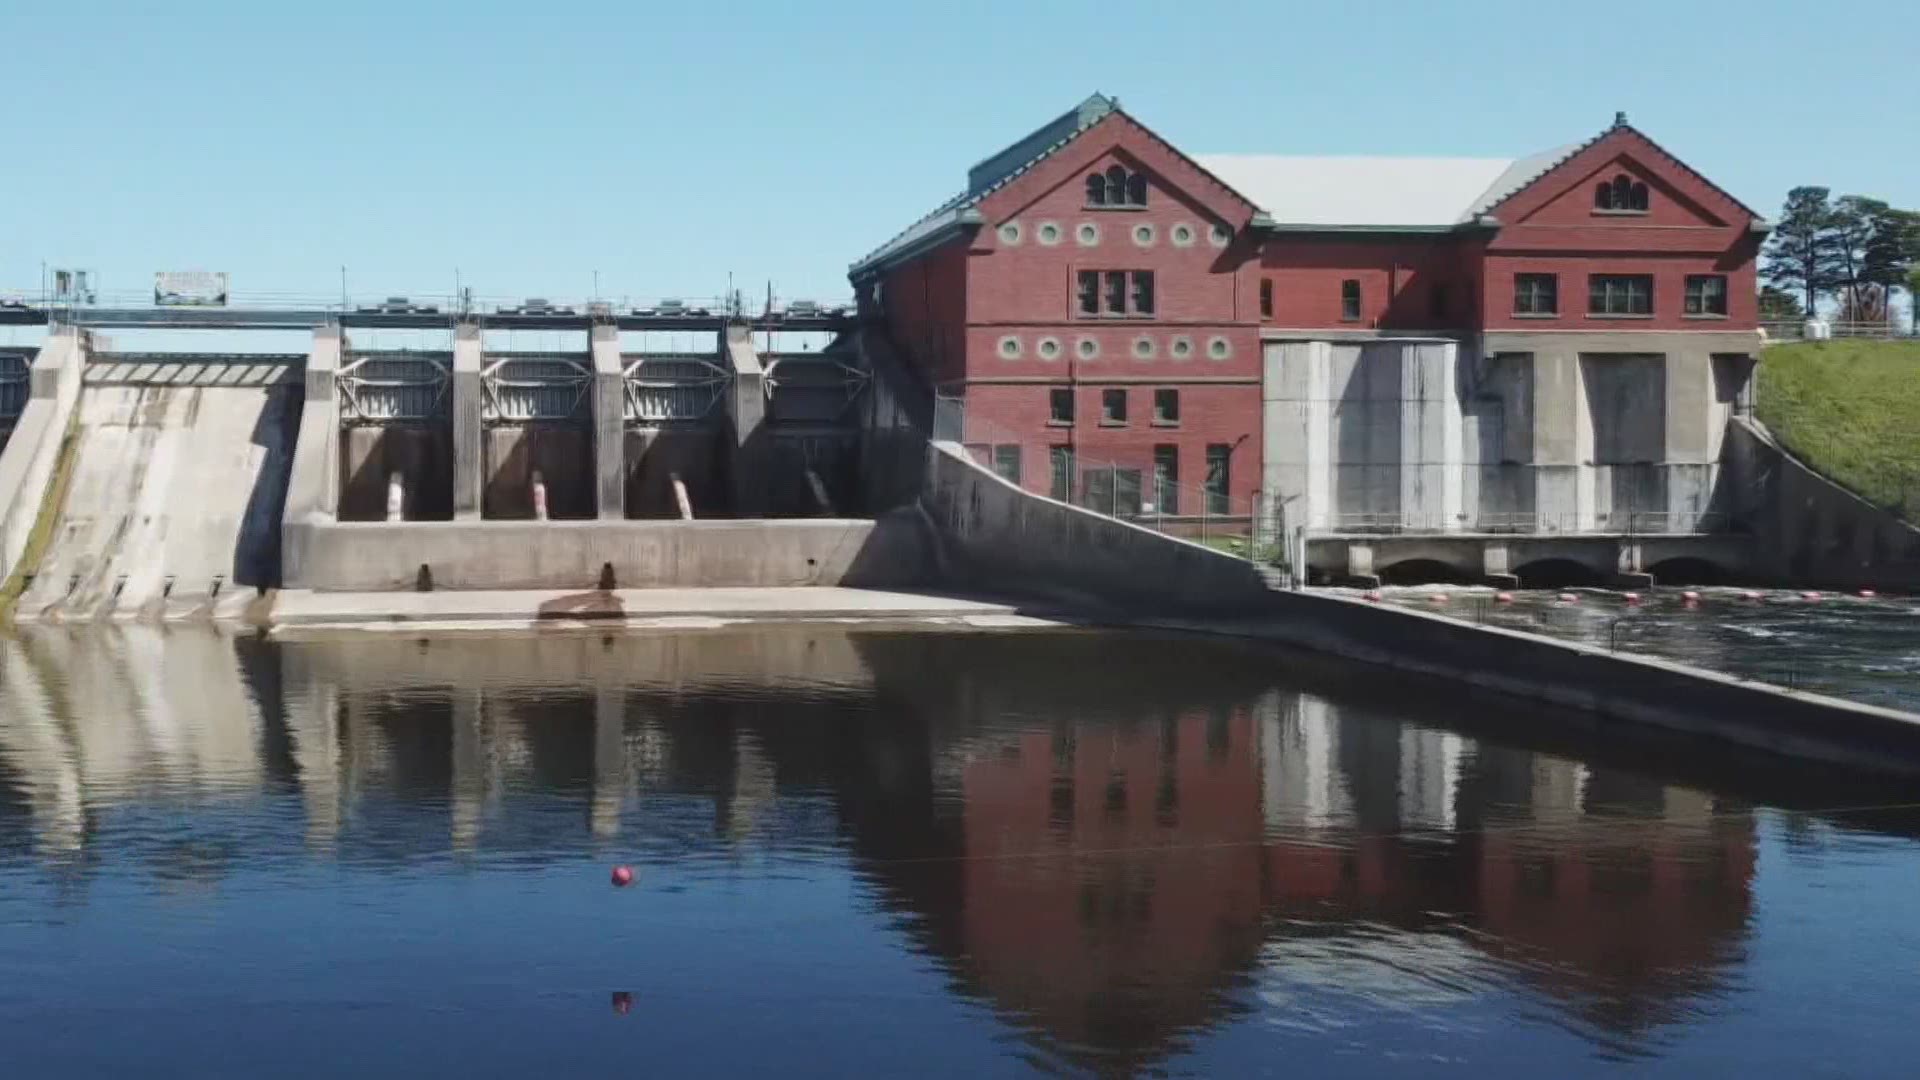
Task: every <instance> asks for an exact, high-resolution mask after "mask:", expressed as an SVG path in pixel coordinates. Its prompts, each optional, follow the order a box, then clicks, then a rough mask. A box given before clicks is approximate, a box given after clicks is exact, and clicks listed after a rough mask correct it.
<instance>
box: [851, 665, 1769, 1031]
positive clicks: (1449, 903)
mask: <svg viewBox="0 0 1920 1080" xmlns="http://www.w3.org/2000/svg"><path fill="white" fill-rule="evenodd" d="M986 648H989V649H990V648H991V646H986ZM1106 648H1107V649H1108V650H1110V652H1109V655H1106V656H1105V657H1104V658H1103V659H1102V661H1101V662H1100V667H1099V672H1100V679H1101V685H1100V687H1099V688H1098V689H1097V690H1096V691H1092V693H1091V697H1090V699H1087V700H1082V701H1081V702H1080V703H1079V704H1078V706H1077V707H1075V706H1066V707H1058V708H1057V711H1056V705H1055V704H1054V703H1052V702H1049V701H1046V700H1045V697H1046V696H1047V694H1048V691H1046V690H1042V689H1035V690H1034V691H1033V692H1032V693H1031V694H1027V693H1024V689H1025V687H1027V686H1029V685H1034V684H1028V683H1026V682H1024V681H1023V680H1022V679H1021V678H1020V677H1019V674H1020V673H1019V671H1018V667H1017V664H1016V665H1014V670H1011V671H1007V672H1005V675H1006V677H1005V678H996V679H994V680H992V683H991V686H984V687H983V686H981V685H977V684H976V680H975V679H974V678H971V677H970V678H965V679H963V680H961V682H962V685H959V686H948V685H938V684H936V685H929V686H926V687H925V688H924V689H923V690H922V691H920V693H918V694H916V695H915V697H916V700H918V701H921V702H924V703H926V706H925V707H926V710H927V712H926V715H929V716H930V717H931V718H932V719H931V720H930V724H931V726H932V727H933V728H934V730H935V731H936V732H941V731H944V732H945V737H944V738H942V737H941V736H940V735H939V734H936V736H935V743H934V745H932V746H930V747H929V748H928V753H929V754H930V756H931V757H932V759H933V760H934V762H935V764H934V766H933V772H934V773H935V774H937V775H941V776H945V777H947V779H946V780H944V782H943V783H944V786H943V787H940V788H939V790H938V792H937V793H936V795H935V799H936V801H941V802H944V801H945V800H949V799H950V800H954V801H956V802H957V803H958V805H957V807H955V808H954V809H953V813H955V814H957V821H956V820H952V819H944V823H943V825H942V827H941V834H942V836H943V837H945V841H944V842H946V843H949V844H951V845H953V847H954V848H955V849H956V851H957V853H958V854H959V855H961V856H962V858H961V859H960V861H958V862H957V863H956V864H952V865H949V866H944V867H942V868H941V870H940V871H939V872H938V874H937V875H936V874H934V873H930V872H923V870H922V869H919V868H916V870H915V871H914V872H913V881H914V888H913V889H912V893H913V895H912V898H911V901H910V903H911V904H912V905H913V906H914V907H915V908H916V909H917V911H918V912H919V913H920V914H921V915H922V917H923V918H924V919H925V920H926V923H927V924H928V930H929V933H928V938H927V944H928V946H929V947H930V948H933V949H934V950H935V951H936V952H938V953H941V954H944V955H945V956H947V957H948V958H949V961H950V962H951V963H952V964H953V967H954V970H955V974H956V976H957V977H958V978H959V979H960V981H961V982H962V984H963V985H964V986H966V987H967V988H969V989H970V990H971V991H972V992H975V993H978V994H980V995H981V996H983V997H985V998H986V999H988V1000H990V1001H992V1002H993V1003H994V1004H995V1005H997V1006H999V1007H1000V1008H1003V1009H1005V1010H1007V1011H1008V1012H1009V1013H1011V1014H1012V1016H1013V1017H1014V1018H1015V1019H1016V1020H1017V1021H1018V1022H1020V1023H1021V1024H1023V1025H1025V1026H1028V1027H1030V1028H1031V1029H1032V1030H1034V1031H1035V1032H1036V1033H1037V1034H1042V1035H1044V1036H1045V1038H1046V1039H1047V1040H1048V1041H1049V1043H1050V1044H1053V1045H1057V1046H1058V1047H1062V1048H1066V1049H1067V1051H1068V1052H1070V1053H1072V1054H1074V1055H1075V1056H1088V1057H1091V1058H1094V1059H1097V1060H1099V1061H1101V1062H1102V1063H1103V1064H1105V1065H1117V1064H1122V1063H1128V1064H1140V1063H1143V1062H1147V1061H1151V1060H1154V1059H1157V1058H1159V1057H1161V1056H1163V1055H1164V1054H1166V1053H1168V1052H1170V1051H1171V1050H1172V1049H1174V1047H1175V1045H1176V1044H1177V1042H1178V1040H1179V1038H1180V1036H1181V1032H1183V1031H1193V1030H1198V1029H1201V1028H1204V1027H1205V1026H1207V1025H1208V1024H1210V1023H1212V1022H1215V1021H1217V1020H1219V1019H1220V1018H1221V1017H1222V1016H1223V1015H1224V1014H1225V1013H1226V1011H1227V1010H1228V1009H1229V1008H1230V1006H1231V1001H1232V998H1231V997H1230V994H1229V990H1230V988H1232V987H1234V986H1235V985H1236V984H1238V983H1239V982H1241V981H1242V980H1244V979H1247V978H1249V977H1264V976H1261V975H1259V972H1260V971H1261V970H1262V968H1263V965H1265V964H1269V963H1278V964H1282V965H1286V964H1288V963H1290V962H1292V961H1290V960H1289V959H1288V957H1289V955H1290V954H1289V953H1288V950H1286V949H1284V948H1281V949H1276V948H1274V946H1275V945H1279V944H1283V943H1284V941H1285V940H1286V939H1287V938H1289V937H1291V936H1293V935H1307V936H1308V937H1312V938H1325V937H1327V936H1328V935H1333V936H1336V937H1338V936H1341V935H1346V934H1349V933H1352V932H1359V933H1360V934H1361V936H1360V937H1358V938H1355V939H1354V941H1355V944H1353V946H1352V948H1353V949H1356V950H1358V951H1359V952H1360V953H1361V954H1363V955H1365V954H1371V953H1372V952H1376V951H1381V950H1386V951H1388V952H1391V951H1392V950H1394V949H1396V948H1398V947H1399V945H1398V944H1396V940H1397V939H1394V940H1388V939H1382V938H1381V937H1380V935H1381V934H1383V933H1385V934H1390V935H1404V936H1405V941H1404V942H1402V943H1400V944H1404V945H1406V946H1407V947H1408V948H1410V949H1411V948H1413V947H1414V945H1415V944H1416V943H1426V945H1425V946H1424V947H1428V948H1430V947H1431V943H1432V942H1433V941H1435V940H1449V941H1453V942H1456V943H1457V948H1456V950H1455V955H1458V952H1459V950H1463V949H1465V950H1471V951H1469V953H1468V955H1469V956H1470V957H1477V959H1473V960H1471V962H1472V963H1475V964H1478V965H1486V966H1489V968H1490V969H1492V970H1499V971H1505V972H1508V973H1509V974H1511V975H1513V976H1514V977H1517V978H1519V979H1521V980H1523V981H1526V982H1529V983H1531V984H1533V985H1535V986H1537V987H1538V988H1540V989H1541V990H1543V991H1545V992H1547V993H1549V994H1551V995H1553V996H1556V997H1559V998H1562V999H1565V1000H1566V1001H1567V1002H1568V1004H1569V1007H1570V1008H1571V1009H1572V1011H1573V1012H1574V1014H1575V1016H1576V1017H1578V1018H1579V1019H1580V1021H1581V1022H1582V1023H1584V1024H1588V1025H1592V1027H1594V1028H1595V1029H1597V1034H1598V1035H1599V1036H1600V1037H1604V1038H1625V1039H1631V1038H1634V1037H1635V1036H1636V1035H1637V1034H1638V1033H1639V1032H1641V1031H1643V1030H1644V1029H1645V1028H1646V1027H1647V1026H1648V1025H1650V1024H1652V1023H1657V1022H1659V1021H1660V1020H1661V1019H1662V1018H1663V1017H1664V1016H1666V1015H1668V1014H1670V1013H1671V1012H1672V1011H1674V1010H1675V1009H1677V1008H1679V1007H1680V1006H1681V1003H1682V1002H1683V1000H1684V999H1685V998H1686V997H1687V996H1689V995H1692V994H1696V993H1702V992H1710V991H1711V989H1712V987H1713V986H1714V985H1715V984H1716V983H1717V982H1718V981H1719V979H1720V978H1721V975H1720V970H1721V969H1722V968H1723V967H1724V966H1725V965H1727V964H1728V963H1730V962H1732V961H1733V960H1734V959H1735V958H1736V957H1737V954H1738V950H1739V948H1740V944H1741V942H1742V940H1743V938H1744V935H1745V930H1746V921H1747V918H1748V914H1749V912H1750V909H1751V896H1750V892H1749V889H1750V881H1751V877H1752V868H1753V860H1754V835H1753V825H1752V822H1751V820H1750V818H1748V817H1747V816H1745V815H1744V814H1730V815H1726V816H1716V815H1715V814H1714V812H1713V809H1714V808H1713V804H1712V802H1711V801H1710V800H1709V799H1707V798H1706V797H1704V796H1701V795H1699V794H1698V793H1695V792H1692V791H1689V790H1686V789H1680V788H1672V787H1665V786H1661V785H1658V784H1654V783H1650V782H1644V781H1640V780H1638V779H1637V778H1634V777H1631V776H1629V775H1627V774H1620V773H1614V772H1608V771H1600V770H1589V769H1588V768H1587V767H1585V766H1582V765H1579V764H1577V763H1575V762H1572V761H1569V760H1565V759H1559V758H1554V757H1550V756H1548V755H1544V754H1538V753H1533V752H1529V751H1523V750H1509V749H1504V748H1500V747H1488V746H1479V745H1476V744H1474V743H1472V742H1470V741H1469V740H1466V739H1464V738H1462V737H1460V736H1457V735H1452V734H1449V733H1446V732H1442V731H1436V730H1426V729H1418V728H1411V727H1408V726H1407V725H1405V724H1404V723H1402V722H1400V721H1399V720H1397V719H1395V718H1392V717H1388V716H1378V715H1372V714H1369V713H1366V712H1364V711H1355V710H1342V709H1341V708H1339V707H1336V706H1333V705H1331V704H1329V703H1327V702H1325V701H1323V700H1321V699H1318V698H1315V697H1313V696H1310V695H1305V694H1284V695H1283V694H1279V693H1276V692H1271V691H1268V692H1266V693H1264V694H1262V693H1259V692H1255V693H1252V694H1236V693H1234V692H1232V691H1228V692H1226V693H1223V694H1222V695H1221V696H1222V700H1220V701H1218V702H1215V703H1211V704H1209V705H1203V706H1201V707H1198V708H1190V709H1179V708H1165V707H1161V706H1159V705H1158V704H1157V703H1156V693H1155V691H1154V689H1153V688H1152V686H1151V685H1150V684H1151V683H1152V681H1153V680H1154V678H1155V668H1156V667H1157V666H1160V665H1164V664H1166V663H1168V662H1169V661H1168V660H1166V659H1164V658H1156V657H1153V656H1150V655H1144V652H1145V650H1143V654H1142V655H1134V654H1133V653H1132V651H1131V650H1125V649H1117V646H1115V645H1114V644H1113V643H1107V646H1106ZM1111 650H1117V652H1115V651H1111ZM1089 659H1090V660H1091V658H1089ZM878 667H879V670H881V671H884V669H885V665H879V666H878ZM985 670H992V668H991V666H989V667H987V668H985ZM880 681H881V683H882V684H883V686H884V684H885V683H886V682H887V680H886V679H885V677H884V675H882V677H881V680H880ZM1187 685H1188V686H1191V685H1192V683H1191V682H1189V683H1187ZM1081 690H1082V691H1083V692H1085V691H1086V690H1087V688H1086V687H1085V686H1084V685H1083V686H1082V687H1081ZM947 702H967V703H968V704H967V705H966V706H962V708H968V709H972V710H975V711H973V712H972V715H971V717H968V716H958V715H953V710H954V709H955V706H952V705H949V704H945V703H947ZM1009 713H1010V714H1013V715H1018V716H1026V717H1047V716H1053V717H1057V718H1058V719H1055V720H1053V722H1052V724H1051V726H1050V729H1049V730H1048V731H1047V732H1046V733H1041V732H1039V731H1014V732H1009V733H1007V734H1006V735H1004V736H996V735H995V734H994V733H992V732H982V731H980V730H978V722H977V720H974V719H973V718H976V717H979V716H983V715H988V716H992V715H1005V714H1009ZM942 717H944V719H942ZM935 783H936V782H935V781H933V780H931V779H930V781H929V785H930V786H933V785H934V784H935ZM859 828H861V824H860V823H856V831H858V830H859ZM909 846H911V845H909ZM873 872H874V875H875V877H876V879H878V881H879V882H880V883H881V884H882V886H883V887H885V888H888V889H891V888H892V887H893V885H894V881H895V874H896V871H895V869H894V868H893V867H891V866H889V865H887V864H886V863H885V862H881V863H877V864H875V866H874V870H873ZM936 877H937V878H938V880H937V881H936V880H935V878H936ZM896 895H900V894H896ZM902 898H903V899H905V897H904V896H903V897H902ZM1463 929H1464V930H1466V931H1468V932H1466V933H1462V930H1463ZM1434 934H1439V935H1442V936H1443V937H1442V938H1441V939H1436V938H1434V937H1433V935H1434ZM1408 955H1414V956H1418V955H1421V953H1418V952H1410V953H1409V954H1408ZM1319 966H1320V968H1321V971H1320V973H1319V976H1318V977H1324V978H1330V979H1333V980H1335V981H1336V983H1337V982H1339V981H1340V980H1342V979H1344V978H1346V977H1348V976H1349V975H1353V976H1359V975H1364V974H1366V972H1363V971H1360V970H1358V969H1356V968H1353V967H1352V965H1351V964H1349V965H1347V966H1346V967H1343V966H1342V965H1341V964H1340V963H1338V962H1335V963H1333V964H1331V965H1329V964H1328V963H1327V962H1326V961H1325V959H1324V956H1322V958H1321V959H1320V961H1319ZM1276 974H1279V975H1281V976H1292V975H1296V974H1299V973H1297V972H1277V973H1276ZM1418 976H1419V973H1418V972H1416V973H1415V977H1416V979H1417V978H1418Z"/></svg>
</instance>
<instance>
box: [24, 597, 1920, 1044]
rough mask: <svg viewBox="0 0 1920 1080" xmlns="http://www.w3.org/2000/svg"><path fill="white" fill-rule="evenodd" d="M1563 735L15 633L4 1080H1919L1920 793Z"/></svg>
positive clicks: (993, 683)
mask: <svg viewBox="0 0 1920 1080" xmlns="http://www.w3.org/2000/svg"><path fill="white" fill-rule="evenodd" d="M1559 719H1560V718H1558V717H1556V716H1555V715H1554V714H1553V713H1552V712H1551V711H1550V710H1547V709H1545V708H1542V707H1532V706H1506V705H1500V704H1497V703H1492V702H1490V701H1487V700H1478V699H1463V698H1461V697H1460V695H1459V694H1458V692H1457V691H1454V690H1453V689H1452V688H1450V687H1447V686H1445V685H1443V684H1429V683H1422V682H1413V681H1403V680H1399V679H1397V677H1395V676H1390V675H1383V674H1380V673H1378V672H1374V671H1370V670H1367V669H1356V668H1345V667H1341V666H1338V665H1335V664H1332V663H1331V662H1329V661H1326V660H1322V659H1317V658H1312V657H1305V656H1298V655H1295V654H1290V653H1285V652H1279V651H1274V650H1271V649H1265V648H1258V647H1253V646H1245V645H1238V644H1233V643H1227V642H1219V641H1209V640H1199V639H1191V638H1181V637H1171V636H1154V635H1120V634H1110V633H1097V632H1088V631H1059V632H1027V633H1013V634H990V633H959V634H956V633H946V632H932V631H922V632H882V631H862V630H859V629H853V628H805V627H768V628H758V629H737V630H729V631H715V632H698V633H684V632H683V633H672V634H669V633H642V634H630V635H614V636H602V635H599V634H577V633H574V634H556V635H523V636H486V637H466V638H435V639H413V638H407V637H401V636H387V635H363V636H352V637H341V638H335V639H322V640H309V641H290V642H286V643H281V644H275V643H270V642H263V641H259V640H254V639H248V638H229V637H224V636H220V635H218V634H213V633H204V632H191V633H189V632H178V631H172V632H170V631H162V630H155V629H145V628H120V629H115V628H103V629H89V630H72V631H65V630H54V631H49V632H38V633H34V634H31V635H29V636H25V637H21V638H18V639H16V640H9V641H0V972H4V978H0V1046H4V1047H5V1048H6V1051H5V1053H6V1060H7V1070H8V1073H9V1075H17V1076H36V1077H37V1076H52V1075H63V1076H65V1075H113V1076H129V1075H138V1076H196V1075H205V1074H208V1073H210V1072H218V1073H224V1074H233V1075H275V1076H289V1075H316V1076H317V1075H340V1074H343V1073H347V1072H349V1071H351V1072H353V1073H355V1074H358V1075H364V1076H400V1075H406V1076H418V1075H469V1076H526V1075H577V1074H580V1073H583V1072H587V1071H589V1070H593V1071H603V1070H608V1071H610V1070H616V1069H617V1070H620V1071H622V1072H644V1073H649V1074H658V1075H741V1074H752V1075H768V1074H772V1075H819V1076H846V1075H859V1074H865V1075H883V1076H891V1075H903V1074H911V1075H916V1076H983V1075H1021V1074H1027V1073H1034V1072H1040V1073H1064V1074H1099V1075H1132V1074H1152V1075H1214V1076H1260V1075H1273V1076H1282V1075H1285V1076H1296V1075H1324V1074H1328V1073H1331V1072H1335V1071H1339V1072H1344V1073H1351V1074H1363V1075H1365V1074H1371V1075H1402V1074H1404V1075H1416V1074H1427V1073H1431V1072H1436V1071H1440V1072H1447V1071H1451V1072H1458V1073H1471V1074H1473V1075H1476V1076H1516V1077H1520V1076H1525V1077H1538V1076H1543V1075H1550V1076H1583V1075H1602V1074H1613V1073H1618V1072H1624V1071H1626V1070H1629V1069H1631V1070H1634V1071H1636V1072H1642V1071H1645V1072H1655V1073H1664V1074H1667V1075H1675V1076H1698V1075H1704V1074H1717V1075H1759V1074H1806V1073H1816V1072H1818V1073H1824V1074H1829V1075H1855V1076H1868V1075H1887V1076H1896V1075H1907V1074H1908V1071H1907V1070H1908V1068H1909V1067H1910V1065H1911V1063H1912V1061H1913V1060H1915V1057H1916V1055H1920V1030H1916V1026H1915V1025H1914V1024H1913V1023H1912V1022H1911V1019H1910V1016H1911V1013H1912V1008H1911V1003H1912V1001H1913V1000H1914V999H1915V997H1916V995H1917V994H1920V921H1917V920H1915V919H1914V918H1913V917H1912V914H1911V904H1912V897H1913V887H1914V885H1915V883H1916V882H1920V844H1917V843H1916V840H1915V837H1916V835H1920V813H1916V812H1915V811H1914V810H1913V809H1910V808H1902V807H1901V806H1900V805H1898V804H1904V803H1912V802H1915V801H1920V800H1916V799H1915V798H1914V796H1913V792H1911V791H1910V790H1902V789H1900V788H1898V787H1889V786H1887V785H1884V784H1879V783H1874V782H1869V781H1864V780H1860V779H1857V778H1851V777H1846V776H1839V775H1834V774H1833V773H1832V772H1831V770H1825V769H1822V770H1818V771H1814V770H1804V771H1803V770H1794V769H1786V768H1780V767H1778V766H1776V765H1773V764H1770V763H1768V762H1766V761H1764V760H1760V759H1755V760H1746V759H1735V758H1727V757H1723V756H1720V755H1715V756H1714V757H1713V758H1712V759H1711V760H1702V759H1700V758H1698V757H1697V756H1694V755H1692V754H1690V753H1688V752H1683V751H1680V750H1678V749H1676V748H1674V747H1673V746H1671V745H1667V744H1663V743H1661V742H1659V741H1647V740H1642V739H1622V738H1621V737H1620V734H1621V733H1609V734H1607V735H1606V736H1605V737H1598V736H1575V735H1572V734H1568V733H1567V732H1568V731H1570V730H1571V729H1570V728H1569V727H1568V725H1564V724H1561V723H1559V722H1558V720H1559ZM1889 807H1891V808H1889ZM616 863H626V864H631V865H632V866H634V867H635V868H636V869H637V871H638V874H639V881H638V883H637V884H636V885H635V886H634V887H632V888H630V889H625V890H620V889H615V888H613V887H611V886H610V885H609V883H608V870H609V868H610V867H611V866H612V865H614V864H616Z"/></svg>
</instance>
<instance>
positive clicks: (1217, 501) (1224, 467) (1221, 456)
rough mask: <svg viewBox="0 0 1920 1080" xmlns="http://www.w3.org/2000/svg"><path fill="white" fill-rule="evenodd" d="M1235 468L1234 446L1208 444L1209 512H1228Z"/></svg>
mask: <svg viewBox="0 0 1920 1080" xmlns="http://www.w3.org/2000/svg"><path fill="white" fill-rule="evenodd" d="M1232 470H1233V447H1231V446H1228V445H1227V444H1226V443H1208V444H1207V513H1209V514H1224V513H1227V511H1228V508H1229V506H1230V505H1231V504H1232V500H1231V499H1230V498H1229V496H1228V495H1227V490H1228V487H1227V486H1228V484H1229V483H1231V479H1232V477H1231V474H1232Z"/></svg>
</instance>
